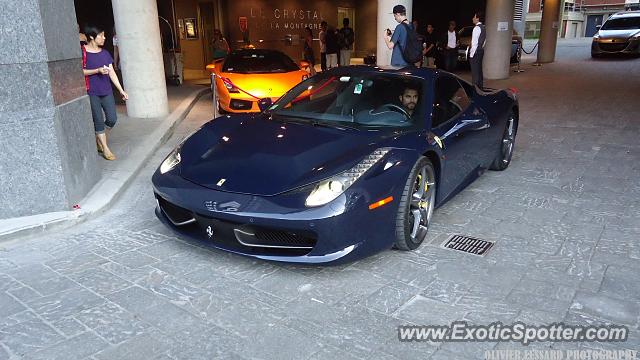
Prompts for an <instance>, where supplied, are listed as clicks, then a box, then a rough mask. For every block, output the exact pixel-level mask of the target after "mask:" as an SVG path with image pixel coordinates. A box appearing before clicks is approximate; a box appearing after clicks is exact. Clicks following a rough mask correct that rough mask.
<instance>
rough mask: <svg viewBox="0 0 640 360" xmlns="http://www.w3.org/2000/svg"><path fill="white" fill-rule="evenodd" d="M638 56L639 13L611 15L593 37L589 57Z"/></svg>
mask: <svg viewBox="0 0 640 360" xmlns="http://www.w3.org/2000/svg"><path fill="white" fill-rule="evenodd" d="M607 54H632V55H640V11H627V12H621V13H617V14H615V15H612V16H611V17H610V18H609V19H607V21H605V22H604V24H603V25H602V26H601V27H600V29H599V30H598V32H597V33H596V34H595V35H594V36H593V42H592V43H591V56H592V57H594V58H595V57H600V56H602V55H607Z"/></svg>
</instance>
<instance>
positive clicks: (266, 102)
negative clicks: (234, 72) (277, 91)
mask: <svg viewBox="0 0 640 360" xmlns="http://www.w3.org/2000/svg"><path fill="white" fill-rule="evenodd" d="M271 105H273V100H271V98H262V99H260V100H259V101H258V107H259V108H260V111H262V112H264V111H266V110H267V109H269V108H270V107H271Z"/></svg>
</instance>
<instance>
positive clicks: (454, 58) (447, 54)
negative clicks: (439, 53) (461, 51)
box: [443, 21, 458, 72]
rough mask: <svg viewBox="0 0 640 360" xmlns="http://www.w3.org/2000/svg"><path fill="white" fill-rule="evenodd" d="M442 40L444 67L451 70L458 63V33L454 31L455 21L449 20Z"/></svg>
mask: <svg viewBox="0 0 640 360" xmlns="http://www.w3.org/2000/svg"><path fill="white" fill-rule="evenodd" d="M443 40H444V44H445V46H444V69H445V70H447V71H449V72H453V71H454V70H455V69H456V66H457V65H458V34H457V33H456V22H455V21H449V29H448V30H447V34H446V37H445V38H444V39H443Z"/></svg>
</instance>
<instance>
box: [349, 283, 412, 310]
mask: <svg viewBox="0 0 640 360" xmlns="http://www.w3.org/2000/svg"><path fill="white" fill-rule="evenodd" d="M419 291H420V290H419V289H416V288H414V287H411V286H409V285H403V284H396V285H387V286H385V287H383V288H380V289H379V290H378V291H376V292H374V293H373V294H371V295H369V296H368V297H366V298H364V299H362V300H361V301H360V304H361V305H362V306H364V307H366V308H369V309H373V310H375V311H379V312H381V313H383V314H392V313H394V312H395V311H396V310H398V308H400V306H402V305H403V304H405V303H406V302H407V301H409V300H411V298H413V297H414V296H416V295H417V294H418V292H419Z"/></svg>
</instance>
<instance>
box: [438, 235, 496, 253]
mask: <svg viewBox="0 0 640 360" xmlns="http://www.w3.org/2000/svg"><path fill="white" fill-rule="evenodd" d="M442 246H443V247H444V248H445V249H452V250H457V251H462V252H466V253H469V254H473V255H478V256H484V255H486V254H487V252H488V251H489V249H491V247H492V246H493V243H492V242H491V241H486V240H481V239H477V238H474V237H471V236H465V235H451V236H449V238H448V239H447V241H445V242H444V244H443V245H442Z"/></svg>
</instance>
